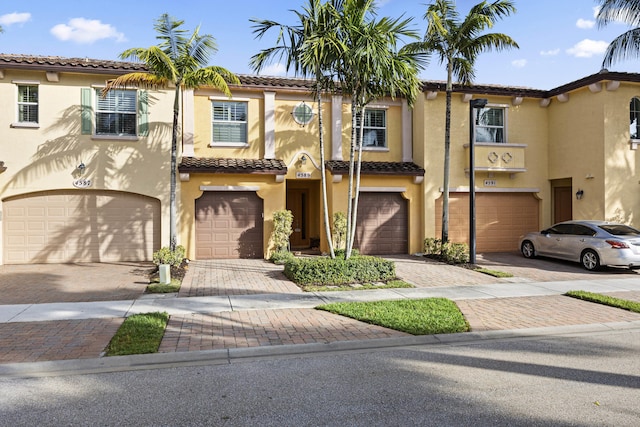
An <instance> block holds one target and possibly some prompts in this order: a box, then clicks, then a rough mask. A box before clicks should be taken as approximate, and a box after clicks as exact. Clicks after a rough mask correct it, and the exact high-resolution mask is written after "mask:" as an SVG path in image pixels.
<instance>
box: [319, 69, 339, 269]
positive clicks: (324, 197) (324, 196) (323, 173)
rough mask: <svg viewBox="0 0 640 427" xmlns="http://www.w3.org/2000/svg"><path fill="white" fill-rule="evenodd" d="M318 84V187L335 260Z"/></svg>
mask: <svg viewBox="0 0 640 427" xmlns="http://www.w3.org/2000/svg"><path fill="white" fill-rule="evenodd" d="M316 81H317V82H318V84H317V86H316V101H317V103H318V133H319V139H320V185H321V187H322V207H323V209H322V210H323V215H324V233H325V236H326V238H327V243H328V245H329V254H330V255H331V258H332V259H333V258H335V257H336V254H335V252H334V250H333V236H332V235H331V227H330V225H329V206H328V205H327V173H326V171H325V168H324V161H325V157H324V130H323V128H322V125H323V123H322V96H321V86H320V79H319V78H317V79H316Z"/></svg>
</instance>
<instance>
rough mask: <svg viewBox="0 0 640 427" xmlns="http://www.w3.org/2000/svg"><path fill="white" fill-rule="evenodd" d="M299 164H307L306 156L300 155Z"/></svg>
mask: <svg viewBox="0 0 640 427" xmlns="http://www.w3.org/2000/svg"><path fill="white" fill-rule="evenodd" d="M300 163H302V164H303V165H306V164H307V156H306V155H304V154H303V155H302V156H300Z"/></svg>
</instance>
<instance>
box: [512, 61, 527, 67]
mask: <svg viewBox="0 0 640 427" xmlns="http://www.w3.org/2000/svg"><path fill="white" fill-rule="evenodd" d="M511 65H513V66H514V67H516V68H523V67H524V66H525V65H527V60H526V59H516V60H515V61H511Z"/></svg>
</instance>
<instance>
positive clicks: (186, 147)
mask: <svg viewBox="0 0 640 427" xmlns="http://www.w3.org/2000/svg"><path fill="white" fill-rule="evenodd" d="M195 127H196V125H195V112H194V96H193V89H186V90H185V91H184V92H183V94H182V155H183V156H184V157H195V151H194V148H193V134H194V133H195Z"/></svg>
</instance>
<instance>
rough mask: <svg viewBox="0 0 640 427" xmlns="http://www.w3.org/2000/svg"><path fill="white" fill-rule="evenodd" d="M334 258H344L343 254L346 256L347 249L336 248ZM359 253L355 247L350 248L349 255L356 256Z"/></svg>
mask: <svg viewBox="0 0 640 427" xmlns="http://www.w3.org/2000/svg"><path fill="white" fill-rule="evenodd" d="M334 253H335V255H336V258H340V259H344V257H345V256H347V250H346V249H336V250H335V251H334ZM358 255H360V251H358V250H357V249H351V256H352V257H353V256H358Z"/></svg>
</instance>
